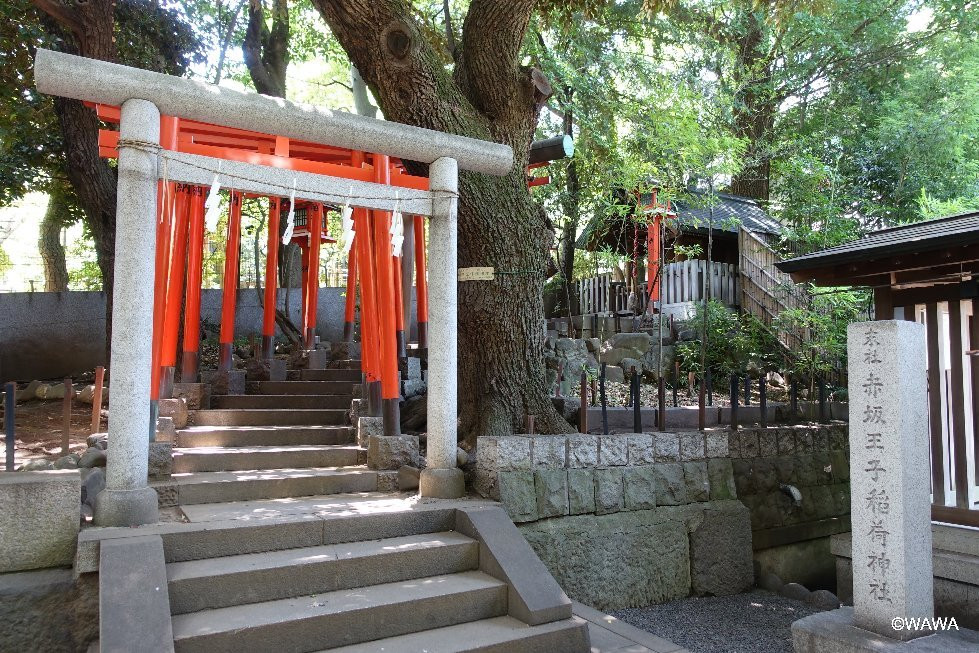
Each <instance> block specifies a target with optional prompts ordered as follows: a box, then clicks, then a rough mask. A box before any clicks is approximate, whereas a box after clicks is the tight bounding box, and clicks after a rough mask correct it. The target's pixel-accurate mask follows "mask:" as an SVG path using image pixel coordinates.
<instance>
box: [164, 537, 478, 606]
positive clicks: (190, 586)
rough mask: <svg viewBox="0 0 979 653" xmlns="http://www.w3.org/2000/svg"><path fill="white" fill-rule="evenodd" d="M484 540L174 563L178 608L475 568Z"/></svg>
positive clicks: (172, 586)
mask: <svg viewBox="0 0 979 653" xmlns="http://www.w3.org/2000/svg"><path fill="white" fill-rule="evenodd" d="M478 563H479V545H478V543H477V542H476V541H475V540H473V539H471V538H468V537H466V536H465V535H461V534H459V533H455V532H451V531H450V532H441V533H431V534H420V535H409V536H405V537H397V538H390V539H383V540H371V541H366V542H351V543H347V544H332V545H322V546H315V547H307V548H301V549H285V550H282V551H272V552H268V553H251V554H245V555H237V556H226V557H222V558H212V559H209V560H193V561H188V562H174V563H170V564H168V565H167V580H168V588H169V594H170V608H171V612H172V613H173V614H186V613H189V612H197V611H200V610H213V609H217V608H226V607H229V606H235V605H243V604H247V603H258V602H263V601H275V600H279V599H286V598H293V597H297V596H309V595H314V594H322V593H324V592H333V591H339V590H348V589H354V588H358V587H363V586H364V584H365V582H368V581H369V582H370V583H372V584H382V583H396V582H400V581H406V580H411V579H413V578H421V577H428V576H443V575H448V574H454V573H460V572H464V571H472V570H474V569H476V567H477V566H478Z"/></svg>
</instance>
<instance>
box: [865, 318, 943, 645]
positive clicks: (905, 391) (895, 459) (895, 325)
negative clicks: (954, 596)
mask: <svg viewBox="0 0 979 653" xmlns="http://www.w3.org/2000/svg"><path fill="white" fill-rule="evenodd" d="M847 339H848V354H849V368H848V369H849V379H850V382H849V403H850V470H851V473H850V490H851V493H852V494H851V496H852V498H851V519H852V524H853V528H852V531H853V536H852V537H853V623H854V625H855V626H857V627H859V628H863V629H865V630H869V631H871V632H875V633H878V634H880V635H884V636H886V637H890V638H892V639H898V640H907V639H912V638H914V637H917V636H920V635H927V634H929V632H928V631H922V630H918V631H914V630H910V629H894V628H893V627H892V625H891V624H892V621H893V620H894V619H895V618H931V617H933V616H934V600H933V580H932V562H931V500H930V497H929V493H930V479H929V471H928V470H929V465H928V409H927V386H926V379H927V375H926V370H927V367H926V360H925V328H924V326H923V325H921V324H918V323H916V322H908V321H904V320H900V321H898V320H886V321H880V322H860V323H856V324H851V325H850V326H849V328H848V329H847Z"/></svg>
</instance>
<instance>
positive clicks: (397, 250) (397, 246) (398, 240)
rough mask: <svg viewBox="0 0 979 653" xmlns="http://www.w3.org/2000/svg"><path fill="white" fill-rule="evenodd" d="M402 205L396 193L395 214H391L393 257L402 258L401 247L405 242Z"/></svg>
mask: <svg viewBox="0 0 979 653" xmlns="http://www.w3.org/2000/svg"><path fill="white" fill-rule="evenodd" d="M400 205H401V203H400V202H399V201H398V200H397V193H395V205H394V213H392V214H391V255H392V256H401V245H402V244H403V243H404V242H405V224H404V217H403V216H402V215H401V208H400Z"/></svg>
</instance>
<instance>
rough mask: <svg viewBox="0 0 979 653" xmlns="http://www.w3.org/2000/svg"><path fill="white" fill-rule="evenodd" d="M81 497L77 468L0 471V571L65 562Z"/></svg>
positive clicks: (75, 529) (71, 556)
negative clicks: (48, 470) (0, 552)
mask: <svg viewBox="0 0 979 653" xmlns="http://www.w3.org/2000/svg"><path fill="white" fill-rule="evenodd" d="M80 497H81V475H80V474H79V472H78V470H77V469H71V470H68V469H66V470H58V471H50V472H16V473H13V472H10V473H6V474H0V551H2V554H0V573H8V572H11V571H23V570H26V569H40V568H42V567H61V566H65V565H70V564H71V563H72V560H73V559H74V557H75V540H76V538H77V536H78V524H79V520H80V518H81V501H80Z"/></svg>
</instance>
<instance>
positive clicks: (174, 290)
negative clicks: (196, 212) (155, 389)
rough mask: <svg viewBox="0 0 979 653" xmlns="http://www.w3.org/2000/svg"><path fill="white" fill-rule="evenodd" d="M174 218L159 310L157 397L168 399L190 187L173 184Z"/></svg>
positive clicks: (185, 252) (173, 366) (174, 358)
mask: <svg viewBox="0 0 979 653" xmlns="http://www.w3.org/2000/svg"><path fill="white" fill-rule="evenodd" d="M176 199H177V201H176V214H175V215H174V217H173V221H172V222H173V229H172V235H171V236H170V242H171V247H170V253H171V255H170V267H169V272H168V273H167V294H166V304H165V306H164V309H163V343H162V350H161V355H160V365H161V366H162V368H163V369H162V372H161V377H162V378H161V383H162V385H163V389H162V390H161V392H160V396H161V397H164V398H169V397H171V396H172V394H173V392H172V388H173V380H174V379H173V374H174V368H175V367H176V365H177V345H178V340H179V337H178V336H179V331H180V309H181V305H182V303H183V302H182V301H181V295H183V292H184V276H185V272H186V271H185V267H184V266H185V264H186V258H187V222H188V220H189V216H190V210H191V191H190V187H188V186H185V185H183V184H177V188H176Z"/></svg>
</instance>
